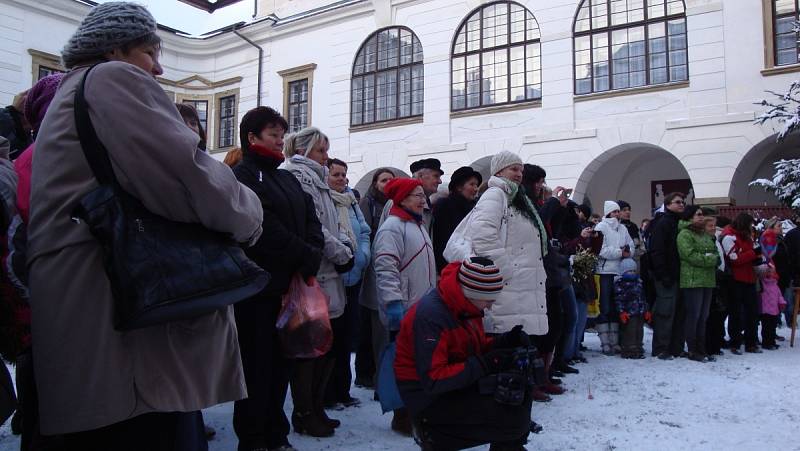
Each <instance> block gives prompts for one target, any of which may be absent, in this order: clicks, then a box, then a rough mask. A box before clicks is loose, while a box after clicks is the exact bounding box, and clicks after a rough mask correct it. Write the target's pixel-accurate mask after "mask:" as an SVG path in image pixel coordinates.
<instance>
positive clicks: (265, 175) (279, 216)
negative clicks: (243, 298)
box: [233, 152, 325, 298]
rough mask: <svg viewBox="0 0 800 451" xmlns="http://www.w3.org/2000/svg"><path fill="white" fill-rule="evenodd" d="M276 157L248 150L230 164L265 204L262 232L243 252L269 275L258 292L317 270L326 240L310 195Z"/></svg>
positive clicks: (269, 292)
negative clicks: (268, 279) (268, 156)
mask: <svg viewBox="0 0 800 451" xmlns="http://www.w3.org/2000/svg"><path fill="white" fill-rule="evenodd" d="M278 164H279V162H278V161H276V160H274V159H270V158H266V157H263V156H260V155H257V154H254V153H252V152H244V158H243V159H242V162H241V163H239V164H238V165H237V166H236V167H235V168H234V169H233V173H234V174H235V175H236V178H237V179H238V180H239V181H240V182H241V183H242V184H243V185H245V186H246V187H248V188H250V189H251V190H253V191H254V192H255V193H256V194H257V195H258V198H259V199H260V200H261V206H262V208H263V209H264V222H263V224H262V227H263V229H264V233H263V234H261V238H259V240H258V241H257V242H256V244H255V245H253V246H252V247H250V248H248V249H246V250H245V253H246V254H247V256H248V257H250V258H251V259H252V260H253V261H254V262H256V263H257V264H258V265H259V266H261V267H262V268H264V269H265V270H266V271H267V272H269V273H270V275H272V279H271V280H270V282H269V285H267V287H266V288H265V289H264V291H263V292H262V293H261V295H260V296H259V297H264V296H265V297H270V298H271V297H275V296H282V295H283V294H284V293H286V291H287V290H288V288H289V282H290V281H291V279H292V276H293V275H294V274H295V273H296V272H300V274H302V275H303V276H304V277H310V276H314V275H316V274H317V271H318V270H319V265H320V262H321V260H322V247H323V246H324V245H325V240H324V238H323V236H322V226H321V225H320V222H319V219H318V218H317V211H316V208H315V207H314V201H313V200H312V199H311V196H309V195H308V194H306V193H305V192H304V191H303V188H302V187H301V186H300V182H298V181H297V178H295V176H294V175H292V174H291V173H290V172H288V171H285V170H283V169H278Z"/></svg>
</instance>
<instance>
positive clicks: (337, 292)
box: [284, 155, 357, 318]
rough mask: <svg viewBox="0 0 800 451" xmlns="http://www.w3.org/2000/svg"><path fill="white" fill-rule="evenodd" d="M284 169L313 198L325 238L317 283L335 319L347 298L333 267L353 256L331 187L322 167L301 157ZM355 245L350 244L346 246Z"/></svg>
mask: <svg viewBox="0 0 800 451" xmlns="http://www.w3.org/2000/svg"><path fill="white" fill-rule="evenodd" d="M284 168H285V169H286V170H287V171H289V172H291V173H292V175H294V176H295V177H296V178H297V180H298V181H299V182H300V186H302V187H303V191H305V192H306V193H308V194H309V195H310V196H311V198H312V199H314V206H315V207H316V210H317V217H318V218H319V222H320V224H322V235H324V237H325V247H323V248H322V264H320V266H319V271H318V272H317V280H318V281H319V285H320V286H321V287H322V290H323V291H325V294H327V295H328V297H329V298H330V303H329V304H328V313H329V315H330V317H331V318H338V317H340V316H342V314H343V313H344V306H345V303H346V302H347V295H346V293H345V291H344V281H343V280H342V277H341V275H340V274H339V273H338V272H336V268H335V266H334V265H343V264H346V263H347V262H349V261H350V259H351V258H352V257H353V251H352V249H351V248H350V247H349V246H348V245H346V244H344V241H345V239H346V235H345V233H344V231H343V230H341V227H340V225H339V212H338V211H337V210H336V205H334V203H333V199H332V198H331V193H330V191H331V188H330V187H329V186H328V183H327V181H326V178H327V171H326V168H324V167H323V166H322V165H320V164H319V163H316V162H315V161H313V160H310V159H308V158H306V157H304V156H302V155H295V156H293V157H292V158H290V159H289V160H287V161H286V163H285V164H284ZM355 245H357V243H350V246H355Z"/></svg>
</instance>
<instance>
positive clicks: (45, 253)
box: [0, 2, 800, 451]
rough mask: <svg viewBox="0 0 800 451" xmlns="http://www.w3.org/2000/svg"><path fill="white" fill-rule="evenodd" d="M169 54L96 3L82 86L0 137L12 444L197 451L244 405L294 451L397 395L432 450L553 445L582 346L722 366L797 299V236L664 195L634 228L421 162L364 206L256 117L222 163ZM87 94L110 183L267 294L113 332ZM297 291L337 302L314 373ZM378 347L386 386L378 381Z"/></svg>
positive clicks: (396, 416)
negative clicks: (556, 399) (210, 235)
mask: <svg viewBox="0 0 800 451" xmlns="http://www.w3.org/2000/svg"><path fill="white" fill-rule="evenodd" d="M159 53H160V40H159V38H158V36H157V35H156V22H155V20H154V19H153V17H152V16H151V15H150V13H149V12H148V11H147V10H146V9H145V8H143V7H141V6H138V5H135V4H132V3H124V2H110V3H104V4H101V5H98V6H96V7H94V8H93V9H92V10H91V12H90V13H89V15H88V16H87V17H86V18H85V19H84V20H83V22H82V23H81V24H80V26H79V27H78V30H77V31H76V33H75V35H74V36H73V37H72V38H71V39H70V41H69V43H68V44H67V46H66V47H65V49H64V51H63V54H62V58H63V61H64V65H65V67H66V68H67V69H69V72H68V73H66V74H54V75H50V76H47V77H44V78H43V79H41V80H40V81H38V82H37V83H36V84H35V85H34V86H33V87H32V88H31V89H30V90H29V91H27V92H26V93H23V95H21V96H20V97H19V99H18V101H17V102H15V105H14V106H10V107H8V108H6V110H5V111H6V114H5V115H3V116H2V117H0V131H1V132H2V133H3V137H2V138H0V194H2V198H1V199H0V201H2V202H0V203H1V204H2V207H3V211H2V213H3V214H2V218H0V220H2V222H0V230H3V232H2V235H3V238H4V239H3V240H1V241H2V243H3V244H2V246H0V251H2V258H3V263H4V264H3V270H2V281H1V283H0V286H1V287H2V289H1V290H2V293H3V302H2V309H1V310H0V321H1V322H2V327H1V328H0V331H2V337H0V339H2V349H1V350H0V352H2V356H3V358H4V359H5V360H6V361H8V362H11V363H14V364H15V365H16V378H17V384H16V386H17V392H18V399H17V402H16V410H17V413H16V415H15V417H14V419H13V420H12V426H13V429H14V430H15V431H17V432H21V434H22V440H21V449H23V450H26V451H27V450H43V449H57V450H62V449H63V450H108V449H115V450H141V449H148V450H202V449H207V443H206V437H207V436H209V435H211V434H213V430H211V429H210V428H208V427H204V425H203V419H202V414H201V409H203V408H206V407H210V406H212V405H215V404H219V403H223V402H229V401H234V402H235V403H234V410H233V418H232V421H233V428H234V431H235V433H236V436H237V437H238V449H239V450H240V451H266V450H269V451H290V450H293V449H295V448H293V447H292V445H291V444H290V443H289V440H288V438H289V432H290V430H292V429H293V430H294V431H295V432H296V433H299V434H306V435H310V436H314V437H330V436H332V435H334V434H335V433H336V430H337V429H338V428H341V427H344V426H345V425H343V424H342V423H341V421H339V420H337V419H335V418H331V417H329V416H328V413H330V412H335V411H337V410H341V409H346V408H353V407H355V406H358V405H359V404H360V403H361V400H359V399H357V398H355V397H353V396H352V395H351V393H350V390H351V388H352V386H353V385H357V386H360V387H365V388H370V389H376V395H375V396H376V397H381V396H385V395H384V393H386V391H385V390H387V389H388V390H392V389H394V390H396V391H397V392H398V393H399V396H400V398H401V400H402V404H403V406H402V407H397V408H395V409H393V410H394V411H393V417H392V420H391V426H390V427H391V429H392V430H393V431H395V432H397V433H399V434H403V435H406V436H409V437H411V436H413V437H414V439H415V440H416V442H417V443H418V444H419V446H420V447H421V448H422V449H424V450H450V449H463V448H468V447H472V446H477V445H481V444H486V443H489V444H491V449H492V450H496V451H499V450H522V449H525V448H524V445H525V443H526V442H527V439H528V436H529V434H530V433H537V432H539V431H541V430H542V426H540V425H538V424H537V423H535V422H533V421H532V420H531V406H532V404H533V403H534V402H548V401H550V400H551V399H552V396H558V395H561V394H563V393H564V392H565V390H566V388H565V387H566V385H567V384H566V383H564V382H563V381H562V378H563V377H565V376H566V375H568V374H574V373H578V372H579V369H578V368H576V367H577V366H578V365H580V364H585V363H587V361H588V360H587V353H585V351H586V350H587V348H586V347H585V346H584V345H583V338H584V335H585V332H586V331H587V330H589V329H593V330H594V331H595V332H596V333H597V334H598V336H599V339H600V343H601V348H600V349H599V350H597V351H599V352H600V353H602V354H605V355H607V356H614V355H619V356H621V357H622V358H626V359H644V358H646V350H645V349H644V343H643V335H644V330H645V328H646V327H651V328H652V330H653V343H652V349H651V350H650V355H651V356H652V357H656V358H658V359H661V360H672V359H674V358H679V357H686V358H688V359H691V360H693V361H697V362H712V361H714V360H715V359H716V357H717V356H720V355H723V354H724V353H725V351H728V352H729V353H730V354H733V355H740V354H741V353H742V349H744V351H745V352H748V353H760V352H762V351H761V349H767V350H774V349H777V348H778V346H779V341H781V340H782V337H780V336H779V335H778V334H777V333H776V329H777V327H778V324H779V323H780V322H781V321H782V319H781V313H784V314H785V320H786V321H787V322H788V321H789V318H790V317H791V316H792V311H791V306H792V304H793V303H792V298H793V296H792V288H793V287H797V286H800V228H796V227H794V223H796V222H797V218H793V219H794V222H792V220H789V219H787V220H781V219H779V218H771V219H769V220H767V221H763V222H759V223H757V221H756V220H755V219H754V218H753V217H752V216H750V215H749V214H746V213H742V214H739V215H738V216H736V217H735V218H734V219H733V220H732V221H731V220H729V219H727V218H725V217H723V216H717V215H716V214H715V212H714V211H713V210H711V209H706V208H701V207H700V206H697V205H687V204H686V196H685V195H684V194H682V193H670V194H667V195H666V196H665V199H664V205H663V206H661V207H660V208H659V209H658V210H657V211H655V212H653V215H652V217H649V218H648V219H646V220H644V221H642V223H641V227H639V226H637V224H635V223H634V222H632V221H631V213H632V211H631V205H630V204H629V203H627V202H624V201H622V200H607V201H605V202H604V204H603V205H602V214H600V213H599V212H593V210H592V208H591V207H590V206H589V205H585V204H584V205H579V204H577V203H575V202H574V201H573V200H571V193H572V190H570V189H565V188H563V187H560V186H559V187H555V188H553V189H551V188H549V187H548V186H547V185H546V184H545V181H546V177H547V174H546V171H545V170H544V169H543V168H541V167H539V166H537V165H533V164H526V163H524V162H523V160H522V159H521V158H520V156H519V155H517V154H515V153H513V152H510V151H506V150H503V151H499V152H498V153H496V154H495V155H494V156H493V157H492V159H491V166H490V170H489V173H488V179H484V176H483V175H482V174H481V173H480V172H478V171H476V170H475V169H473V168H472V167H468V166H465V167H461V168H458V169H457V170H455V171H454V172H453V174H452V175H451V176H450V177H449V184H448V186H447V190H446V192H443V191H440V190H439V186H440V185H441V183H442V176H443V175H445V172H444V170H443V169H442V165H441V162H440V161H438V160H436V159H433V158H428V159H423V160H419V161H416V162H414V163H412V164H411V166H410V172H411V174H412V176H411V177H410V178H406V177H402V176H401V175H400V174H397V173H395V171H394V170H392V169H390V168H379V169H377V170H375V171H374V172H373V176H372V179H371V183H370V186H369V189H368V190H367V191H366V192H365V193H364V194H363V196H362V195H361V194H360V193H359V192H357V191H356V190H354V189H352V188H351V187H350V186H349V181H348V175H347V174H348V165H347V163H345V162H344V161H342V160H339V159H336V158H331V157H330V156H329V150H330V140H329V138H328V137H327V136H326V135H325V133H324V132H323V131H321V130H319V129H317V128H313V127H308V128H305V129H303V130H300V131H298V132H296V133H292V134H287V130H288V129H289V127H288V124H287V122H286V120H285V119H284V118H283V117H282V116H281V115H280V114H279V113H278V112H277V111H275V110H273V109H272V108H269V107H265V106H259V107H256V108H253V109H252V110H250V111H248V112H247V113H246V114H244V116H243V117H242V120H241V123H240V125H239V141H240V143H241V148H240V149H236V150H235V151H232V152H230V153H229V155H227V156H226V158H225V162H224V163H221V162H219V161H217V160H215V159H214V158H213V157H211V156H209V155H208V154H207V153H206V152H205V139H206V137H205V131H204V130H203V129H202V125H201V122H200V120H199V117H198V115H197V112H196V111H194V109H193V108H192V107H191V106H188V105H182V104H179V105H176V104H174V103H172V102H171V101H170V100H169V99H168V97H167V96H166V94H165V93H164V92H163V90H162V89H161V87H160V86H159V84H158V83H157V81H156V80H155V77H156V76H158V75H160V74H161V73H162V69H161V66H160V65H159V62H158V59H159ZM90 71H91V73H90ZM76 93H79V94H81V95H83V96H85V99H86V103H87V104H88V106H89V107H88V112H89V118H90V120H91V122H92V123H93V126H94V129H95V130H96V131H97V137H98V139H99V141H100V142H101V143H102V144H103V146H104V147H105V149H106V151H107V153H108V157H109V162H110V167H111V168H112V169H113V172H114V173H115V174H116V177H117V180H118V184H119V189H121V190H124V192H126V193H129V194H130V195H131V196H133V197H135V198H136V199H138V200H139V201H140V202H141V204H142V205H143V206H144V207H145V208H146V209H147V210H149V211H151V212H153V213H155V214H157V215H160V216H162V217H165V218H168V219H170V220H173V221H179V222H182V223H195V224H199V225H202V226H203V227H204V228H206V229H209V230H213V231H215V232H220V233H222V234H225V235H226V236H229V237H231V238H232V239H234V240H236V242H238V243H241V246H242V247H244V249H245V254H246V257H247V258H248V259H250V260H251V261H252V262H254V263H255V264H257V265H258V266H259V267H260V268H262V269H263V270H264V271H266V272H267V273H268V274H269V282H268V283H267V285H266V286H265V287H264V288H263V289H261V290H260V291H259V292H258V294H256V295H255V296H252V297H249V298H247V299H245V300H242V301H240V302H237V303H235V304H234V305H233V306H232V307H225V308H222V309H218V310H216V311H214V312H213V313H208V314H204V315H202V316H198V317H193V318H187V319H182V320H174V321H168V322H164V323H162V324H156V325H152V326H148V327H143V328H137V329H133V330H119V329H118V328H116V327H115V323H114V318H115V311H114V306H115V305H116V304H115V302H114V301H115V298H116V297H117V296H119V293H116V292H114V290H113V289H112V286H111V284H110V282H109V279H108V278H107V277H106V267H105V256H106V254H105V252H106V251H107V250H106V249H104V248H103V247H102V246H101V244H100V243H99V242H98V239H97V238H96V237H95V236H94V235H93V234H92V233H91V232H90V230H89V227H88V225H87V224H86V223H84V222H83V221H81V220H80V219H79V218H78V217H76V215H75V214H74V213H73V212H74V210H75V207H76V205H77V204H78V203H79V202H80V201H81V199H82V198H83V197H84V196H85V195H86V194H87V193H88V192H89V191H91V190H92V189H93V188H95V187H96V186H97V184H98V181H97V180H96V178H95V174H94V173H93V169H94V168H90V165H89V163H88V162H87V160H86V159H85V158H84V151H85V149H84V147H83V146H84V145H85V143H84V142H82V140H81V138H80V137H79V135H78V130H79V127H80V124H79V123H78V122H77V119H76V118H77V117H78V116H77V115H76V106H75V105H76V100H75V99H76V98H77V97H76ZM648 216H650V215H648ZM140 232H144V228H143V227H142V226H141V225H140ZM157 260H158V256H157V255H156V256H155V257H154V262H153V263H154V267H156V266H157V263H156V262H157ZM154 270H155V269H154ZM298 277H299V278H300V280H301V283H305V284H307V285H308V286H309V287H313V286H318V287H319V289H320V290H321V291H322V292H324V294H325V297H326V299H327V309H326V312H325V315H324V316H325V324H326V327H327V329H329V330H330V337H331V339H330V340H329V343H328V345H327V346H326V348H325V349H324V350H322V352H318V353H316V354H315V355H314V356H313V357H308V356H303V357H299V356H289V355H287V349H286V348H287V343H286V342H285V341H284V339H283V336H282V335H281V334H280V333H279V325H278V323H279V322H280V318H281V317H282V316H283V315H284V313H285V311H284V310H285V302H286V301H285V299H286V297H287V293H288V292H289V291H290V289H291V287H292V286H293V280H295V279H296V278H298ZM328 323H329V324H328ZM759 323H760V329H761V336H760V339H759V336H758V330H759ZM726 325H727V328H726ZM309 330H312V329H311V328H309ZM309 333H317V332H313V331H312V332H309ZM726 336H727V338H726ZM389 348H391V349H393V350H394V351H395V353H394V354H391V355H394V356H395V357H394V360H393V362H390V368H393V370H390V373H391V374H381V370H380V369H381V368H383V367H384V366H383V365H381V363H382V361H381V360H382V358H386V355H387V353H386V352H385V351H386V350H387V349H389ZM353 353H354V354H355V365H354V367H351V364H350V363H351V354H353ZM353 369H354V371H353ZM387 380H388V381H390V382H391V384H390V385H389V386H388V388H387V386H386V385H385V384H386V382H384V381H387ZM378 381H381V382H380V384H379V385H381V386H379V387H376V383H377V382H378ZM289 390H291V399H292V404H293V409H292V412H291V415H290V416H289V417H287V415H286V413H285V412H284V403H285V400H286V396H287V394H288V392H289Z"/></svg>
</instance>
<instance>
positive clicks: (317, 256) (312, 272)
mask: <svg viewBox="0 0 800 451" xmlns="http://www.w3.org/2000/svg"><path fill="white" fill-rule="evenodd" d="M321 263H322V252H321V251H320V250H319V249H316V248H312V249H311V251H310V252H309V253H308V255H307V256H306V257H305V258H304V259H303V262H302V263H301V264H300V268H298V271H299V272H300V275H302V276H303V278H304V279H308V278H309V277H311V276H316V275H317V272H319V265H320V264H321Z"/></svg>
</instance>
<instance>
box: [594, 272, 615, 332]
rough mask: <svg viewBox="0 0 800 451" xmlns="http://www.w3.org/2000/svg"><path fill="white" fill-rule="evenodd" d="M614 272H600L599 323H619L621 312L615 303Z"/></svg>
mask: <svg viewBox="0 0 800 451" xmlns="http://www.w3.org/2000/svg"><path fill="white" fill-rule="evenodd" d="M614 277H615V276H614V274H600V316H598V317H597V324H603V323H618V322H619V313H618V312H617V306H616V305H615V304H614Z"/></svg>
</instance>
